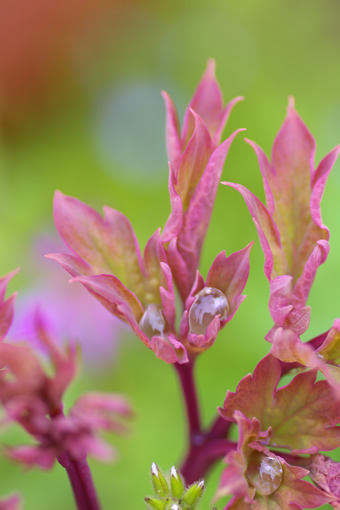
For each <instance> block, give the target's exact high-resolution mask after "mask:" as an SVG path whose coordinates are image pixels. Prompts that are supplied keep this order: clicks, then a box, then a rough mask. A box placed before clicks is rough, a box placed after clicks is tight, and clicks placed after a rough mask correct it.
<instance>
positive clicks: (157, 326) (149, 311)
mask: <svg viewBox="0 0 340 510" xmlns="http://www.w3.org/2000/svg"><path fill="white" fill-rule="evenodd" d="M165 326H166V322H165V319H164V317H163V314H162V311H161V309H160V307H159V306H158V305H155V304H151V305H148V306H147V307H146V309H145V312H144V314H143V317H142V318H141V320H140V323H139V327H140V329H141V330H142V331H143V333H144V334H145V335H146V336H147V337H148V338H149V340H151V338H152V337H153V336H163V334H164V330H165Z"/></svg>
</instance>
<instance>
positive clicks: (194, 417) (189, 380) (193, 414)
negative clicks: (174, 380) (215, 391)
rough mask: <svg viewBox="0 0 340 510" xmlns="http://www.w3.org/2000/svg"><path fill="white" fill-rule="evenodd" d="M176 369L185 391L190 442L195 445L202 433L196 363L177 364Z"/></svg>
mask: <svg viewBox="0 0 340 510" xmlns="http://www.w3.org/2000/svg"><path fill="white" fill-rule="evenodd" d="M175 368H176V370H177V374H178V376H179V380H180V383H181V388H182V391H183V397H184V402H185V407H186V413H187V419H188V427H189V440H190V444H193V443H195V442H196V440H197V438H199V436H200V434H201V432H202V430H201V419H200V413H199V407H198V400H197V393H196V386H195V381H194V374H193V372H194V361H193V360H191V361H189V362H188V363H184V364H183V365H180V364H179V363H176V364H175ZM198 440H199V439H198Z"/></svg>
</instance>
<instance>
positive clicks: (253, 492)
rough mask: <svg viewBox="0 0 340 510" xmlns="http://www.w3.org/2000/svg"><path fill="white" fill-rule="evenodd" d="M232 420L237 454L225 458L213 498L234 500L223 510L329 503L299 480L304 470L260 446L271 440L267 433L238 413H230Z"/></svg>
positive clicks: (330, 498) (307, 484)
mask: <svg viewBox="0 0 340 510" xmlns="http://www.w3.org/2000/svg"><path fill="white" fill-rule="evenodd" d="M233 419H234V421H235V422H236V423H237V425H238V428H239V441H238V446H237V451H236V452H230V453H229V454H228V455H227V456H226V458H225V462H226V463H227V464H228V466H227V468H226V469H225V471H224V472H223V473H222V478H221V482H220V486H219V489H218V492H217V497H221V496H223V495H226V494H232V495H233V496H234V497H233V498H232V499H231V500H230V502H229V503H228V504H227V506H226V507H225V509H232V510H235V509H237V510H240V509H242V510H246V509H248V508H252V509H253V508H254V509H256V510H268V508H270V509H273V510H274V509H275V510H282V509H286V508H287V509H288V508H292V509H293V508H294V509H296V508H299V509H300V508H316V507H318V506H320V505H322V504H324V503H328V502H330V501H331V500H332V497H330V496H329V495H328V494H326V493H325V492H323V491H322V490H320V489H318V488H316V487H314V486H313V485H311V484H310V483H308V482H306V481H303V480H302V478H304V477H305V476H306V475H307V474H308V471H307V470H305V469H303V468H301V467H297V466H291V465H289V464H288V463H287V462H286V461H285V460H284V459H283V458H282V457H280V456H279V455H276V454H274V453H272V452H270V451H269V450H268V448H267V447H266V446H264V445H265V444H268V440H270V438H271V430H270V429H268V431H267V432H261V427H260V422H259V421H258V419H256V418H252V419H250V418H247V417H246V416H244V415H243V414H242V412H240V411H235V412H234V414H233ZM264 475H267V476H264Z"/></svg>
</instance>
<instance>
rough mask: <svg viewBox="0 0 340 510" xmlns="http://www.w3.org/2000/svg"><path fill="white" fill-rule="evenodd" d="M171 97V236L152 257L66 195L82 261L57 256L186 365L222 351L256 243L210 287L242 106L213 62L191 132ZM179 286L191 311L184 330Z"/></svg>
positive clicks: (65, 223) (63, 202) (222, 265)
mask: <svg viewBox="0 0 340 510" xmlns="http://www.w3.org/2000/svg"><path fill="white" fill-rule="evenodd" d="M164 98H165V104H166V110H167V127H166V133H167V148H168V156H169V161H170V163H169V165H170V176H169V193H170V201H171V205H172V211H171V214H170V216H169V218H168V220H167V222H166V224H165V226H164V229H163V231H162V233H161V232H160V229H159V230H157V231H156V232H155V233H154V234H153V235H152V236H151V238H150V239H149V241H148V242H147V244H146V247H145V250H144V256H143V255H142V254H141V252H140V249H139V246H138V242H137V240H136V237H135V234H134V231H133V229H132V226H131V225H130V223H129V221H128V219H127V218H126V217H125V216H124V215H123V214H121V213H120V212H118V211H116V210H114V209H111V208H110V207H105V208H104V218H102V216H100V214H98V213H97V212H96V211H94V210H93V209H91V208H90V207H89V206H87V205H86V204H84V203H82V202H80V201H79V200H78V199H75V198H73V197H69V196H65V195H63V194H62V193H61V192H56V194H55V199H54V218H55V224H56V227H57V229H58V231H59V234H60V236H61V237H62V238H63V239H64V241H65V243H66V244H67V245H68V247H69V248H70V249H71V251H72V254H53V255H50V257H51V258H53V259H55V260H57V261H58V262H59V263H60V264H61V265H62V266H63V267H64V268H65V269H66V270H67V271H68V272H69V273H70V274H71V275H72V276H73V277H74V280H76V281H78V282H80V283H82V284H83V285H84V286H85V287H86V288H87V289H88V290H89V291H90V292H91V294H93V295H94V296H95V297H96V298H97V299H99V300H100V301H101V302H102V303H103V305H104V306H105V307H106V308H107V309H108V310H109V311H110V312H111V313H113V314H114V315H116V316H117V317H119V318H120V319H122V320H124V321H125V322H127V323H128V324H129V325H130V326H131V328H132V329H133V331H134V332H135V333H136V335H137V336H138V337H139V338H140V339H141V340H142V342H143V343H144V344H145V345H146V346H147V347H149V348H150V349H152V350H153V351H154V353H155V355H156V356H157V357H159V358H161V359H163V360H164V361H166V362H167V363H180V364H183V363H188V362H189V360H190V359H192V358H193V357H194V356H195V355H196V354H197V353H198V352H201V351H203V350H205V349H207V348H208V347H210V346H211V345H212V344H213V343H214V341H215V339H216V336H217V333H218V331H219V330H220V329H221V328H222V327H224V326H225V324H226V323H227V322H229V321H230V320H231V319H232V318H233V316H234V314H235V312H236V311H237V309H238V307H239V305H240V303H241V302H242V301H243V299H244V296H242V295H241V293H242V290H243V288H244V286H245V284H246V281H247V278H248V273H249V250H250V247H251V244H250V245H248V246H247V247H246V248H244V249H243V250H241V251H239V252H236V253H233V254H232V255H230V256H229V257H228V258H226V256H225V252H222V253H220V254H219V255H218V256H217V257H216V259H215V261H214V262H213V264H212V266H211V268H210V270H209V273H208V276H207V278H206V280H204V278H203V277H202V276H201V274H200V273H199V271H198V265H199V259H200V253H201V248H202V245H203V241H204V238H205V234H206V231H207V227H208V224H209V220H210V216H211V212H212V208H213V204H214V200H215V195H216V191H217V187H218V185H219V181H220V177H221V173H222V169H223V165H224V161H225V158H226V156H227V153H228V150H229V147H230V145H231V142H232V140H233V139H234V138H235V136H236V134H237V131H236V132H235V133H233V134H232V135H231V136H230V137H229V138H228V139H227V140H225V141H224V142H223V143H221V144H219V141H220V138H221V135H222V131H223V129H224V126H225V124H226V122H227V119H228V116H229V113H230V111H231V109H232V107H233V105H234V104H235V102H237V101H239V100H240V99H241V98H236V99H234V100H233V101H231V102H230V103H229V104H228V105H227V106H226V107H223V100H222V95H221V91H220V89H219V86H218V84H217V82H216V79H215V75H214V62H213V61H210V62H209V65H208V68H207V70H206V73H205V75H204V76H203V79H202V81H201V83H200V85H199V86H198V88H197V90H196V93H195V95H194V97H193V99H192V100H191V102H190V104H189V107H188V109H187V110H186V113H185V116H184V122H183V128H182V131H180V128H179V122H178V117H177V112H176V109H175V107H174V105H173V102H172V100H171V99H170V97H169V96H168V95H167V94H166V93H164ZM174 284H175V285H176V286H177V289H178V291H179V294H180V296H181V298H182V302H183V310H182V313H181V320H180V326H179V330H177V329H176V326H175V313H176V310H175V293H174ZM197 296H199V299H197ZM203 315H205V318H204V319H203Z"/></svg>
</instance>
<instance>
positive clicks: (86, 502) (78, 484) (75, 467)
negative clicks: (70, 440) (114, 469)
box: [58, 452, 100, 510]
mask: <svg viewBox="0 0 340 510" xmlns="http://www.w3.org/2000/svg"><path fill="white" fill-rule="evenodd" d="M58 462H59V464H61V466H63V467H64V468H65V469H66V471H67V474H68V477H69V480H70V483H71V487H72V490H73V494H74V497H75V500H76V503H77V508H78V510H100V504H99V501H98V498H97V494H96V490H95V488H94V485H93V480H92V475H91V471H90V468H89V466H88V463H87V461H86V459H84V460H81V461H79V460H76V459H74V458H72V457H71V456H70V454H69V453H68V452H64V453H62V454H61V455H59V457H58Z"/></svg>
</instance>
